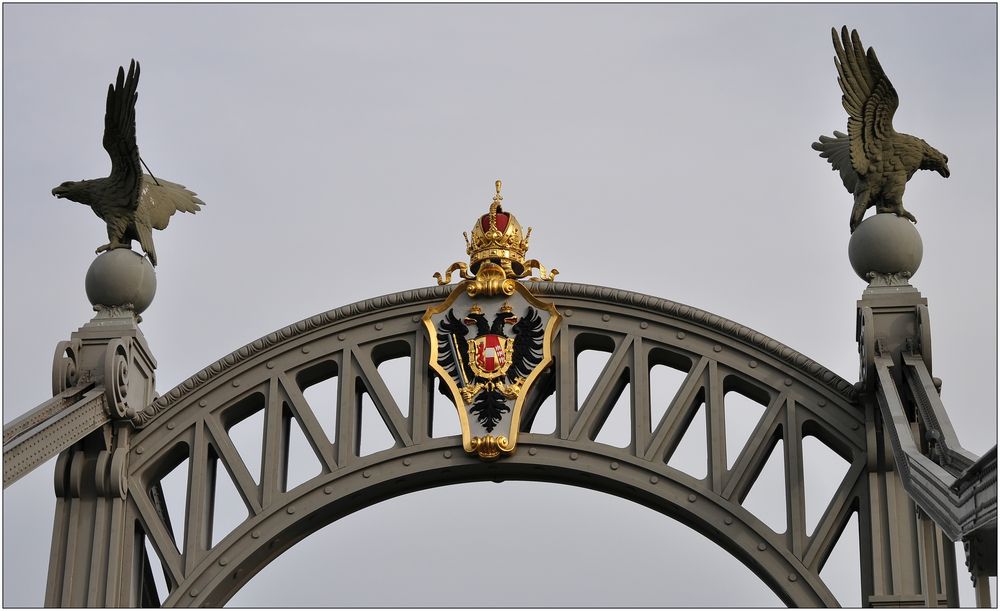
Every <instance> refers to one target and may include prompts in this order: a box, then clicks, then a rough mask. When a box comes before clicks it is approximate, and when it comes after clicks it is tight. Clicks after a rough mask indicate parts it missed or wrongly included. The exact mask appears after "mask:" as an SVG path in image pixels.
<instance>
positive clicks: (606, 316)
mask: <svg viewBox="0 0 1000 611" xmlns="http://www.w3.org/2000/svg"><path fill="white" fill-rule="evenodd" d="M601 320H603V321H604V322H608V321H609V320H611V314H602V315H601Z"/></svg>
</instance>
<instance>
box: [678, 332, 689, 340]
mask: <svg viewBox="0 0 1000 611" xmlns="http://www.w3.org/2000/svg"><path fill="white" fill-rule="evenodd" d="M685 337H687V333H685V332H683V331H678V332H677V339H684V338H685Z"/></svg>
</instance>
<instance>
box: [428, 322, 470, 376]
mask: <svg viewBox="0 0 1000 611" xmlns="http://www.w3.org/2000/svg"><path fill="white" fill-rule="evenodd" d="M468 334H469V327H467V326H466V325H465V323H464V322H462V321H461V320H459V319H458V318H457V317H456V316H455V312H454V310H449V311H448V313H447V314H445V317H444V320H442V321H441V324H440V325H438V333H437V342H438V365H440V366H441V367H442V368H443V369H444V370H445V371H447V372H448V375H450V376H456V375H460V374H459V372H458V367H462V368H463V369H464V371H465V379H466V380H471V379H473V378H474V377H475V374H474V373H473V371H472V368H471V367H470V366H469V364H468V363H466V362H465V359H463V358H462V354H461V350H462V349H463V348H464V347H466V346H467V345H468V342H467V341H466V339H465V337H466V336H467V335H468Z"/></svg>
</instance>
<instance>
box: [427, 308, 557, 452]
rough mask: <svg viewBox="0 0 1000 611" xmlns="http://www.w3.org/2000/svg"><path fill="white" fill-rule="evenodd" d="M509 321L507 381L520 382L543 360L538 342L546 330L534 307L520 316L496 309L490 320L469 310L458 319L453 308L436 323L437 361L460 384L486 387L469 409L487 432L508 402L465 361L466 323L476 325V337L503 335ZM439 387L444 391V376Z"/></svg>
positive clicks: (498, 389) (540, 344)
mask: <svg viewBox="0 0 1000 611" xmlns="http://www.w3.org/2000/svg"><path fill="white" fill-rule="evenodd" d="M511 323H513V327H512V328H511V331H512V332H513V333H514V350H513V354H512V355H511V362H510V365H509V367H508V369H507V373H506V378H507V381H508V382H510V383H514V382H518V381H520V382H523V380H524V378H526V377H527V376H528V375H530V373H531V371H532V370H533V369H534V368H535V367H536V366H537V365H538V363H540V362H541V360H542V354H541V346H542V337H543V336H544V335H545V331H544V329H543V328H542V326H543V325H542V319H541V317H540V316H539V315H538V312H536V311H535V309H534V308H531V307H529V308H528V310H527V313H526V314H525V316H524V317H523V318H521V319H520V320H518V319H517V317H515V316H514V314H513V313H511V312H503V311H501V312H498V313H497V314H496V315H495V316H494V317H493V322H492V323H490V322H489V320H487V318H486V316H485V315H483V314H481V313H470V314H469V315H468V316H467V317H466V318H465V319H464V320H461V319H459V318H458V317H456V316H455V313H454V311H449V312H448V313H447V314H446V315H445V318H444V320H443V321H441V323H440V325H439V327H438V329H439V332H438V334H437V341H438V362H439V364H440V365H441V366H442V367H443V368H444V370H445V371H446V372H447V373H448V374H449V375H451V376H453V377H455V376H459V377H460V378H461V385H462V386H463V387H464V386H466V385H470V384H476V383H478V384H484V385H485V388H483V389H482V390H481V391H479V393H477V394H476V396H475V399H474V401H473V403H472V405H471V406H470V408H469V413H470V414H472V415H474V416H475V417H476V420H477V421H478V422H479V424H480V425H481V426H482V427H483V428H484V429H485V430H486V432H488V433H491V432H493V429H494V428H496V425H497V424H498V423H499V422H500V420H501V419H502V418H503V415H504V414H506V413H508V412H510V406H509V405H507V398H506V397H505V396H504V393H503V391H502V390H501V389H500V388H498V387H497V386H495V385H493V384H486V383H487V382H488V380H487V379H485V378H483V377H480V376H477V375H476V374H475V372H474V371H473V370H472V367H471V366H470V364H469V363H468V362H467V352H466V351H465V347H466V346H467V345H468V339H467V337H468V333H469V327H470V326H472V325H475V327H476V337H480V336H482V335H488V334H492V335H500V336H506V333H504V327H505V326H506V325H508V324H511ZM460 368H461V369H460ZM463 373H464V375H462V374H463ZM519 378H520V380H519ZM439 390H440V392H441V393H442V394H445V386H444V381H443V380H442V383H441V385H440V389H439Z"/></svg>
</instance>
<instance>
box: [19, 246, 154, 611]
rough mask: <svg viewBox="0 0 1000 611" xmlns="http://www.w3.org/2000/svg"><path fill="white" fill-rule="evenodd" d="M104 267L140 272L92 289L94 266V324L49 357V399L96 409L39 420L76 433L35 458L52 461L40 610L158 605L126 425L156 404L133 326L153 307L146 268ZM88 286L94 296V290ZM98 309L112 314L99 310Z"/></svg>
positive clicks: (125, 254)
mask: <svg viewBox="0 0 1000 611" xmlns="http://www.w3.org/2000/svg"><path fill="white" fill-rule="evenodd" d="M102 257H105V258H108V257H113V258H114V259H112V262H113V263H114V261H115V259H119V260H123V261H125V262H126V265H128V266H129V267H127V268H126V270H125V271H130V270H131V271H135V270H138V274H132V277H127V275H126V277H125V278H124V279H123V277H122V276H123V274H122V271H121V270H115V269H111V270H110V273H108V272H107V270H104V271H105V274H104V275H102V276H100V277H98V278H97V280H96V281H95V280H94V279H92V272H93V271H94V267H95V266H96V265H97V264H98V263H99V262H101V257H99V258H98V261H97V262H95V266H92V267H91V273H88V279H87V292H88V296H89V297H90V298H91V302H92V303H94V304H95V308H94V309H95V310H96V311H97V315H96V316H95V317H94V318H93V319H92V320H91V321H90V322H88V323H87V324H85V325H84V326H83V327H81V328H80V329H79V330H77V331H76V332H74V333H73V334H72V335H71V338H70V340H69V341H68V342H61V343H60V344H59V346H58V347H57V348H56V355H55V362H54V363H53V389H52V390H53V394H55V395H56V396H57V397H58V396H60V395H63V394H66V393H67V391H68V390H72V389H73V388H88V389H91V390H90V392H91V393H92V394H95V395H96V397H95V398H96V403H92V404H93V405H97V406H99V407H103V409H100V408H99V409H96V410H93V409H92V410H91V411H86V412H84V411H81V410H80V409H78V408H77V407H76V406H71V407H69V408H67V409H63V410H62V411H60V412H56V413H53V414H39V418H42V417H43V416H44V417H45V418H46V420H45V421H44V422H43V424H45V423H48V422H50V421H60V420H62V421H68V420H71V421H73V422H75V423H76V424H75V425H74V426H73V427H72V431H71V432H72V433H73V436H71V437H69V438H68V439H67V443H66V444H64V445H62V446H52V447H51V448H47V449H46V451H51V452H52V453H50V454H48V455H46V456H44V457H42V458H44V459H47V458H48V457H49V456H52V455H54V453H55V452H59V458H58V459H57V461H56V469H55V482H54V483H55V495H56V510H55V519H54V524H53V529H52V547H51V551H50V556H49V570H48V581H47V584H46V591H45V605H46V606H51V607H56V606H58V607H121V606H141V605H143V603H144V602H154V603H155V602H158V599H157V598H155V597H153V598H149V597H150V594H151V592H150V591H149V588H148V585H149V584H152V583H153V580H152V577H151V574H150V573H149V568H148V562H145V561H144V560H145V555H144V554H145V548H144V547H143V546H142V545H141V541H142V539H141V537H137V536H136V533H135V532H134V531H135V526H134V524H135V520H134V517H133V518H131V519H130V517H129V512H130V511H131V510H130V509H129V504H128V501H127V491H128V481H127V474H128V464H127V463H128V455H129V438H130V436H131V435H132V433H133V430H134V427H133V424H132V421H131V417H132V415H134V414H135V412H136V411H139V410H142V409H143V408H144V407H145V406H146V405H148V404H149V403H150V402H152V401H153V400H154V399H155V398H156V396H155V391H154V387H155V376H154V370H155V368H156V361H155V359H154V358H153V356H152V353H151V352H150V350H149V346H148V344H147V343H146V340H145V338H144V337H143V334H142V331H141V330H140V329H139V326H138V323H139V320H140V318H139V312H141V311H142V309H144V307H145V306H147V305H149V301H150V300H151V299H152V288H150V287H149V276H148V275H144V272H143V269H144V268H149V266H148V264H146V263H145V262H144V260H141V261H140V260H138V257H137V256H136V255H135V253H132V252H131V251H124V250H119V251H112V252H111V253H105V254H104V255H102ZM151 271H152V269H151V268H149V273H151ZM136 278H138V280H136ZM136 282H139V283H140V284H141V283H142V282H145V283H146V286H145V287H141V286H140V289H142V290H139V291H138V292H137V291H135V290H131V289H132V288H134V285H135V283H136ZM95 285H96V286H97V290H93V289H94V286H95ZM153 287H155V281H154V282H153ZM112 289H114V290H112ZM136 297H138V298H139V299H141V302H140V303H138V304H136V303H134V301H136ZM104 303H113V304H115V305H110V306H107V305H101V304H104ZM68 430H69V429H68ZM48 437H49V438H54V437H59V436H54V435H49V436H48ZM70 444H71V445H70ZM67 446H68V447H67ZM5 457H6V456H5ZM137 541H138V542H140V543H137ZM137 555H138V556H137ZM144 584H145V587H144ZM152 594H154V595H155V593H152Z"/></svg>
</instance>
